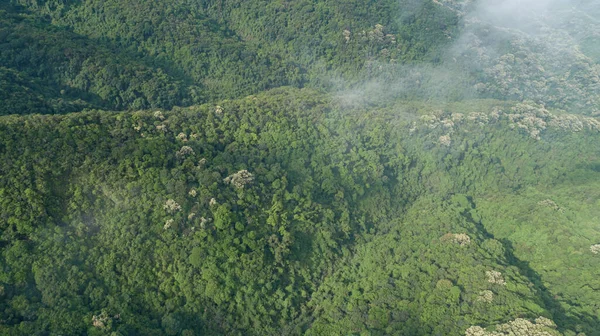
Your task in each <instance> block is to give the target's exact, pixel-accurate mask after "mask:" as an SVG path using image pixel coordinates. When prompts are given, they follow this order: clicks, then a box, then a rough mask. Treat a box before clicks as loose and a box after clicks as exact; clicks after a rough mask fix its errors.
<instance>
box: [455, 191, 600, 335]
mask: <svg viewBox="0 0 600 336" xmlns="http://www.w3.org/2000/svg"><path fill="white" fill-rule="evenodd" d="M468 199H469V201H470V202H471V206H472V208H473V209H476V206H475V203H474V202H473V200H472V198H471V197H468ZM464 215H465V216H466V217H467V220H469V221H470V222H471V223H473V224H474V225H475V226H476V227H477V229H478V230H479V231H480V232H481V233H482V234H483V235H484V237H485V238H487V239H496V238H494V235H493V234H491V233H490V232H488V231H487V230H486V228H485V226H484V225H483V224H482V223H481V221H475V220H474V219H473V217H472V216H471V214H470V213H468V212H467V211H465V213H464ZM496 240H498V241H500V242H501V243H502V245H503V246H504V250H505V257H506V259H507V260H508V262H509V263H510V265H512V266H515V267H517V268H518V269H519V271H520V273H521V274H522V275H523V276H525V277H527V279H529V281H531V282H532V283H533V285H534V286H535V289H536V290H537V291H538V295H539V298H540V299H541V300H542V304H543V307H544V308H545V309H547V310H548V311H549V312H550V313H552V319H553V320H554V322H555V323H556V324H557V325H558V330H559V331H561V332H564V331H565V330H572V331H576V332H578V333H579V332H584V333H585V334H586V335H588V336H592V335H600V330H598V326H599V325H600V321H599V320H598V318H597V317H595V316H593V315H590V314H576V315H575V314H567V312H566V311H565V309H564V308H563V307H562V306H561V304H560V302H559V301H558V300H557V299H556V298H555V295H554V294H553V293H552V292H550V290H548V288H546V286H544V283H543V281H542V277H541V276H540V275H539V273H538V272H536V271H535V270H534V269H533V268H531V266H530V265H529V262H528V261H523V260H520V259H519V258H517V257H516V256H515V254H514V252H513V251H514V246H513V243H512V242H511V241H510V240H508V239H506V238H503V239H496ZM569 304H573V305H575V304H574V303H569Z"/></svg>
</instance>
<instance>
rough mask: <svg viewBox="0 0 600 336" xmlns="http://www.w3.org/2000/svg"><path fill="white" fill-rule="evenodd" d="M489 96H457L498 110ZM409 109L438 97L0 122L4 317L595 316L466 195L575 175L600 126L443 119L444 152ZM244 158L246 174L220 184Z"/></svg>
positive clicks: (247, 322)
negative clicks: (533, 133) (534, 133)
mask: <svg viewBox="0 0 600 336" xmlns="http://www.w3.org/2000/svg"><path fill="white" fill-rule="evenodd" d="M498 104H499V102H494V101H488V102H480V103H473V104H472V105H471V106H470V108H471V109H472V111H481V109H482V108H484V109H486V108H490V109H492V110H493V108H491V107H492V106H502V107H503V108H510V106H504V105H502V104H500V105H498ZM486 106H487V107H486ZM446 109H447V111H448V113H451V111H454V110H455V109H459V110H461V111H463V112H464V113H470V112H469V110H468V106H465V105H464V104H457V105H447V106H446ZM411 110H412V111H415V110H417V111H422V112H421V113H431V111H432V110H435V107H432V106H428V105H419V104H416V103H412V105H411V103H406V104H400V103H399V104H397V105H392V106H382V107H378V108H375V109H370V110H368V111H366V110H364V109H363V108H355V109H350V108H341V107H340V106H339V105H337V104H336V103H332V102H330V101H329V100H328V99H327V98H326V97H325V96H322V95H320V94H317V93H316V92H314V91H310V90H295V89H294V90H293V89H278V90H273V91H269V92H267V93H264V94H261V95H259V96H250V97H247V98H245V99H240V100H235V101H224V102H222V103H221V104H220V106H218V107H215V106H214V105H202V106H198V107H193V108H186V109H182V108H177V109H174V110H173V111H163V112H160V113H157V112H156V111H147V112H146V111H144V112H135V113H110V114H107V113H106V112H104V111H88V112H83V113H76V114H71V115H68V116H41V115H32V116H28V117H16V116H6V117H3V118H1V119H0V121H1V123H0V148H1V149H2V161H1V162H2V163H1V165H0V174H2V176H3V179H2V180H0V200H1V201H2V204H1V205H0V206H1V207H2V209H3V211H2V214H1V215H0V228H2V236H1V241H0V244H1V245H2V246H3V248H2V254H1V258H2V259H1V260H2V265H3V270H4V271H3V273H2V278H0V285H1V286H2V288H3V292H2V295H3V301H2V302H3V303H2V310H1V311H2V313H1V314H2V315H1V316H2V320H3V321H5V322H4V324H3V327H2V328H4V329H2V330H3V332H4V331H6V332H10V333H15V334H27V332H28V331H27V330H36V332H39V333H62V334H85V333H88V334H99V333H102V332H105V331H106V332H108V331H110V332H119V333H121V334H173V335H175V334H180V333H181V334H183V333H186V334H190V333H192V334H193V333H209V334H261V335H264V334H279V333H280V332H281V330H287V331H288V332H289V333H292V334H297V333H305V332H306V333H308V334H328V335H335V334H348V333H360V332H368V333H371V334H435V333H441V334H460V333H462V332H464V330H465V329H467V328H468V327H469V326H470V325H483V326H486V325H493V324H498V323H501V322H506V321H510V320H513V319H514V318H515V317H516V316H526V317H529V318H535V317H537V316H539V315H546V316H551V317H553V320H555V321H556V322H557V323H559V326H560V327H561V328H568V329H573V330H576V329H577V328H583V330H585V331H587V332H589V331H591V330H594V329H595V328H596V326H597V322H596V320H595V318H594V317H592V316H593V315H589V311H590V309H593V308H592V307H593V304H594V303H593V302H594V299H593V297H591V296H590V299H589V300H588V299H580V300H579V301H578V303H579V305H580V306H579V307H580V308H578V309H577V310H576V313H575V312H573V313H571V312H570V311H569V309H567V308H566V307H567V306H566V304H567V301H566V300H572V298H575V297H577V295H579V294H580V292H579V291H578V290H575V289H574V288H572V287H561V285H560V284H556V285H554V284H553V285H552V286H551V285H550V284H545V283H544V282H542V281H541V280H540V276H543V275H542V274H543V273H542V271H541V268H540V267H542V266H538V262H537V261H535V262H534V260H535V259H534V258H533V257H531V256H529V255H528V254H525V253H523V252H522V250H521V248H520V247H518V246H513V245H511V244H509V243H506V242H504V241H502V240H501V239H500V238H504V234H502V233H501V232H500V231H498V233H496V226H495V224H493V222H491V221H490V219H489V218H490V216H489V215H488V213H489V210H488V207H487V206H486V205H485V204H484V205H480V202H483V200H484V199H485V197H489V196H486V195H496V196H495V197H496V199H498V198H499V197H510V195H513V194H514V193H515V190H516V191H520V190H528V189H526V188H530V187H535V186H540V187H541V186H546V187H547V188H553V186H556V185H564V184H565V183H570V182H569V181H572V179H574V178H582V177H581V176H588V174H589V170H590V169H593V167H595V166H594V165H593V161H592V163H590V165H591V166H589V165H588V166H581V164H582V163H581V162H585V160H583V161H582V159H577V158H581V157H582V155H585V157H588V158H589V159H593V158H597V155H598V153H597V148H596V147H595V146H594V143H595V141H596V138H597V136H598V134H597V133H593V132H590V131H587V132H586V133H585V134H586V136H585V139H586V141H583V142H582V141H580V139H582V138H581V136H575V135H573V134H571V133H568V131H565V130H548V131H547V132H546V133H544V134H542V139H541V140H537V141H536V140H534V139H531V137H529V135H528V134H521V133H519V131H518V130H511V129H510V128H509V127H508V124H506V123H505V121H504V120H505V119H502V118H500V119H498V121H497V122H495V123H490V124H487V125H479V124H473V125H471V124H468V123H466V124H457V125H455V130H454V133H453V134H452V141H453V142H452V144H451V145H450V147H445V146H443V145H440V144H439V143H437V142H436V141H437V138H438V137H439V136H440V134H443V133H439V132H440V130H438V129H437V128H433V129H432V128H430V127H425V128H423V127H421V126H419V125H421V124H420V123H423V121H418V124H417V127H416V128H417V130H416V131H414V130H413V131H412V132H411V131H409V129H410V128H414V127H415V125H413V123H412V121H413V120H424V119H423V118H421V119H419V116H418V114H417V115H415V114H414V113H415V112H408V111H411ZM411 113H412V114H411ZM417 113H418V112H417ZM401 116H403V117H401ZM506 120H508V118H507V119H506ZM425 125H427V124H425ZM292 130H294V131H292ZM182 134H183V135H182ZM552 137H558V138H559V139H560V143H561V145H560V146H557V145H556V144H555V142H552V147H551V148H552V149H551V150H549V148H550V147H549V146H550V143H547V141H550V139H551V138H552ZM554 140H556V139H554ZM554 140H552V141H554ZM184 147H188V148H189V150H187V151H185V154H182V153H184V151H183V149H182V148H184ZM455 151H457V152H456V153H455ZM459 153H460V155H459ZM519 153H528V160H526V161H523V159H522V157H521V156H520V154H519ZM549 155H550V156H551V157H552V160H553V161H552V164H549V161H544V160H545V158H548V157H549ZM482 161H485V162H488V164H487V165H486V166H479V165H478V164H477V163H479V162H482ZM545 162H546V163H547V164H544V163H545ZM440 167H443V169H440ZM514 167H519V169H517V170H515V168H514ZM576 167H579V168H576ZM590 167H591V168H590ZM242 170H247V171H248V172H250V174H251V175H252V176H253V181H252V183H249V184H246V185H244V187H243V188H238V187H235V186H234V185H232V184H229V183H227V182H226V180H227V179H226V177H227V176H231V175H232V174H234V173H237V172H239V171H242ZM567 171H570V172H572V173H571V174H568V175H564V174H563V173H562V172H567ZM578 172H579V173H578ZM498 174H506V176H507V177H506V178H498V176H499V175H498ZM192 190H193V192H192ZM557 190H558V189H557ZM590 190H591V189H590ZM455 193H460V194H457V195H453V194H455ZM501 195H506V196H501ZM589 197H591V198H593V197H594V196H593V194H592V195H590V196H589ZM168 200H173V201H169V202H167V201H168ZM517 203H518V205H519V206H523V205H524V204H526V203H525V202H520V201H519V202H517ZM166 204H170V205H169V206H167V207H165V205H166ZM490 204H492V203H490ZM493 204H497V202H494V203H493ZM502 204H504V206H513V205H511V203H510V202H503V203H502ZM515 206H516V205H515ZM524 206H525V207H524V208H522V209H524V211H527V210H526V209H527V205H524ZM480 207H481V208H482V210H480ZM497 209H501V208H497ZM504 213H515V212H514V211H505V212H504ZM526 213H529V212H526ZM492 217H493V216H492ZM498 218H499V217H498ZM577 222H578V223H579V222H580V221H577ZM488 223H489V224H488ZM505 223H509V222H505ZM487 230H490V232H493V234H494V235H496V234H497V237H498V238H497V239H494V236H492V233H488V232H487ZM505 230H507V232H512V231H511V230H512V229H511V226H506V228H505ZM590 230H591V229H590ZM541 232H542V231H540V234H541ZM585 235H586V236H588V237H592V236H594V235H595V233H594V231H586V233H585ZM465 237H468V238H465ZM465 239H466V240H465ZM514 239H515V240H514V241H515V242H517V241H518V239H517V238H514ZM467 240H468V241H467ZM538 241H542V240H538ZM591 242H592V241H591V240H590V241H586V242H582V243H579V244H580V245H578V246H585V245H587V244H588V243H591ZM549 248H551V247H550V246H549ZM581 249H583V247H581ZM553 256H554V257H553V258H555V259H553V260H559V257H558V256H556V253H555V254H553ZM521 258H522V259H521ZM580 258H581V259H580V260H581V262H582V264H581V267H583V268H588V267H590V268H589V269H592V268H591V267H595V266H594V265H596V264H595V262H594V260H596V259H594V256H593V255H592V254H591V253H587V255H586V256H583V255H582V256H581V257H580ZM522 260H531V261H532V263H531V266H530V267H526V266H525V265H526V264H525V262H524V261H522ZM540 260H541V261H540V263H541V262H543V261H542V260H546V259H543V258H542V259H540ZM584 260H586V261H585V263H583V261H584ZM556 262H558V261H556ZM566 264H567V263H565V265H566ZM560 265H561V264H558V263H557V264H556V265H555V266H554V267H559V268H560V267H561V266H560ZM491 271H498V272H500V274H501V276H502V277H503V281H505V284H495V283H490V282H489V279H488V278H489V275H488V274H487V272H491ZM582 274H587V273H585V272H583V273H582V272H578V273H576V274H572V275H571V276H572V277H573V278H572V280H571V281H572V282H573V283H578V282H579V283H583V282H585V281H589V280H586V279H587V278H585V277H583V278H582V277H580V276H583V275H582ZM544 279H545V278H544ZM553 279H555V278H554V277H548V281H551V282H550V283H552V281H558V280H553ZM592 288H593V287H592ZM554 289H556V290H560V291H562V293H564V294H563V295H564V296H565V301H562V300H561V299H556V298H554V297H553V296H551V295H549V294H548V291H551V290H554ZM490 297H491V299H489V298H490ZM486 300H488V301H489V302H488V301H486ZM569 302H570V301H569ZM94 321H96V322H95V323H94ZM34 334H35V333H34Z"/></svg>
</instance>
